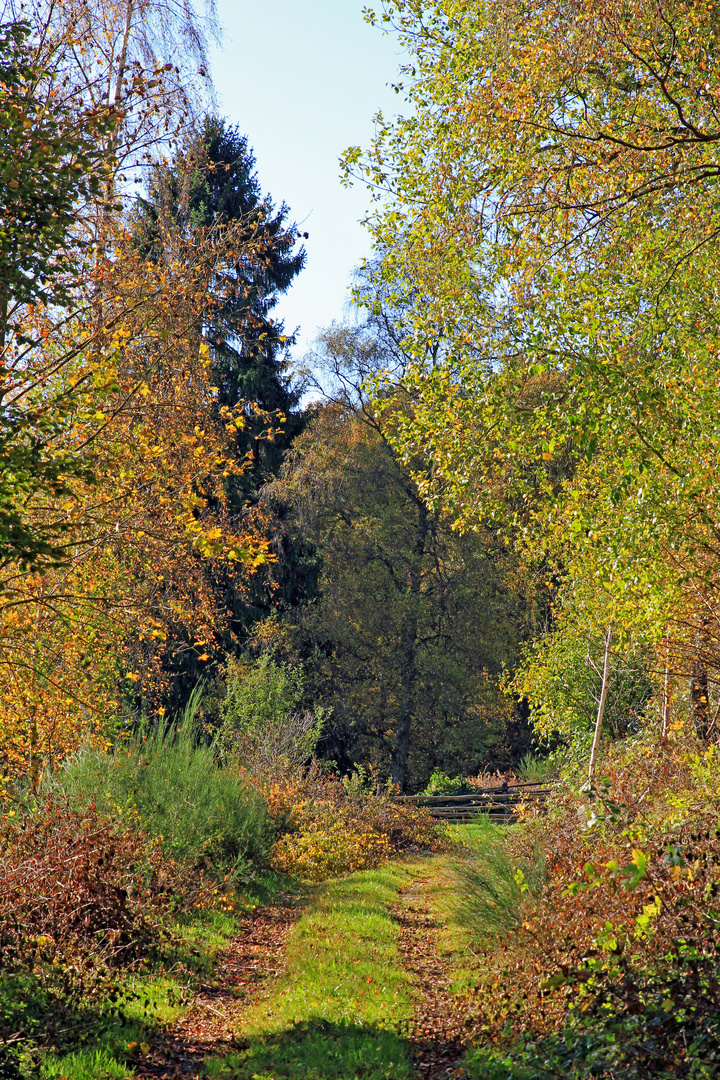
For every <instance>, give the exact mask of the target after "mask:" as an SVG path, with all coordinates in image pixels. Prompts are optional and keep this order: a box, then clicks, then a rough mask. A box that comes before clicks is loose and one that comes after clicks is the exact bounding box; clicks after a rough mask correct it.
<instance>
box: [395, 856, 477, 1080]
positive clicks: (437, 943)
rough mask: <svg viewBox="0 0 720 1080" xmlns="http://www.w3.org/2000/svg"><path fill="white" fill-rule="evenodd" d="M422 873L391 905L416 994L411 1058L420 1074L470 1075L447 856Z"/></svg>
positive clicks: (442, 1078) (467, 1019)
mask: <svg viewBox="0 0 720 1080" xmlns="http://www.w3.org/2000/svg"><path fill="white" fill-rule="evenodd" d="M420 869H421V871H422V874H421V876H417V877H415V878H414V879H413V881H412V882H411V883H410V884H408V885H407V886H406V887H405V888H404V889H402V891H401V894H400V898H399V900H398V902H397V903H396V904H395V905H393V909H392V913H393V917H394V918H395V919H396V921H397V922H398V924H399V926H400V928H401V933H400V939H399V942H398V947H399V950H400V954H401V956H402V962H403V966H404V967H405V970H406V971H407V972H408V974H409V976H410V979H411V983H412V985H413V987H414V988H415V992H416V999H415V1001H414V1009H413V1016H412V1021H411V1023H410V1025H409V1027H408V1034H409V1035H410V1037H411V1038H412V1040H413V1042H414V1043H415V1045H416V1050H415V1054H414V1058H413V1064H414V1066H415V1068H416V1069H417V1070H418V1074H419V1075H420V1076H424V1077H432V1078H433V1080H435V1078H437V1080H445V1078H449V1077H458V1078H459V1077H463V1076H465V1075H466V1073H465V1070H464V1069H463V1067H462V1064H461V1063H462V1060H463V1058H464V1056H465V1049H466V1046H467V1042H468V1036H469V1032H470V1030H471V1028H472V1017H471V1013H470V1009H469V1002H468V1000H467V997H466V996H465V995H462V994H461V993H459V992H458V988H457V982H458V969H459V968H460V969H461V968H462V966H463V958H462V957H459V956H458V943H457V942H456V941H453V940H452V939H451V938H450V939H449V938H448V931H447V925H446V919H445V918H444V914H443V910H442V909H443V907H444V906H445V905H444V904H443V900H444V899H445V901H446V902H447V893H448V890H449V884H448V875H447V860H445V859H434V860H432V861H430V862H429V863H428V864H427V865H426V866H425V867H421V868H420Z"/></svg>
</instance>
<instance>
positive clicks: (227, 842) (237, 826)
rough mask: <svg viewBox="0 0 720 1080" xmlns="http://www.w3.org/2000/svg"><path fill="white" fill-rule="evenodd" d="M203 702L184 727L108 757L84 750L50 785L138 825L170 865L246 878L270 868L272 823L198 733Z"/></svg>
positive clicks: (166, 728) (126, 744)
mask: <svg viewBox="0 0 720 1080" xmlns="http://www.w3.org/2000/svg"><path fill="white" fill-rule="evenodd" d="M198 702H199V698H198V695H197V694H195V695H193V698H192V699H191V701H190V705H189V706H188V708H187V709H186V710H185V713H184V715H183V717H182V720H181V722H180V723H178V724H173V723H170V722H168V723H165V724H162V725H160V726H159V727H157V728H155V729H154V730H152V731H146V732H143V731H138V732H136V733H135V734H133V735H132V736H130V737H128V738H127V739H126V740H124V741H121V742H119V743H118V744H117V745H116V746H115V747H114V749H113V750H112V751H111V752H109V753H103V752H102V751H99V750H94V749H86V750H83V751H81V752H80V753H79V754H78V755H76V756H75V757H74V758H72V759H70V760H68V761H67V762H65V763H64V765H63V766H62V767H61V768H60V769H59V770H58V771H57V772H56V773H55V774H54V775H53V776H52V777H51V778H50V779H49V781H48V786H49V787H50V788H51V789H52V790H54V791H56V792H57V793H59V794H61V795H63V796H65V797H66V798H67V799H68V802H69V803H70V805H85V806H87V805H88V804H91V803H94V804H95V806H96V808H97V809H98V810H100V811H102V812H105V813H107V814H108V815H110V816H113V817H120V818H122V819H125V820H132V819H134V820H135V821H139V824H140V826H141V827H142V829H143V830H144V831H145V832H147V833H149V834H150V835H151V836H157V837H161V838H162V847H163V851H164V853H165V854H166V855H167V856H169V857H170V858H175V859H190V860H192V861H195V862H198V863H199V862H202V863H203V865H205V866H206V867H208V868H210V867H212V869H213V870H214V871H215V872H216V873H217V874H218V875H220V876H227V875H230V876H233V877H242V875H243V873H244V872H245V871H247V870H248V868H249V867H250V865H251V864H258V863H260V862H262V861H264V859H265V857H266V855H267V853H268V850H269V848H270V845H271V843H272V839H273V829H272V823H271V821H270V817H269V814H268V812H267V808H266V805H265V803H264V801H263V799H262V797H261V795H260V794H259V793H258V791H257V790H256V789H255V788H254V787H252V786H251V785H250V784H248V783H247V782H246V781H245V780H244V779H243V778H242V777H241V776H239V775H238V774H237V772H236V771H234V770H232V769H229V768H224V767H221V765H220V764H219V763H218V755H217V753H216V746H215V745H214V744H213V743H209V744H208V743H207V742H206V741H204V740H203V739H202V737H201V736H200V734H199V733H198V730H197V726H196V723H195V714H196V711H197V707H198Z"/></svg>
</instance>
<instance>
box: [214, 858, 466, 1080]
mask: <svg viewBox="0 0 720 1080" xmlns="http://www.w3.org/2000/svg"><path fill="white" fill-rule="evenodd" d="M447 869H448V861H447V860H446V859H444V858H441V857H434V858H424V859H417V860H413V861H409V862H397V863H390V864H388V865H386V866H384V867H381V868H379V869H377V870H373V871H368V872H365V873H361V874H354V875H352V876H351V877H348V878H345V879H342V880H340V881H336V882H331V883H329V884H328V885H326V886H324V887H323V888H322V889H318V890H317V891H316V892H315V893H314V895H313V896H312V897H311V899H310V902H309V904H308V906H307V907H306V909H305V911H304V912H303V913H302V915H301V916H300V918H299V919H298V921H297V922H296V923H295V925H294V926H293V927H292V929H291V930H290V931H289V933H288V934H287V936H286V946H285V953H284V970H283V972H282V974H280V975H279V976H277V977H276V978H274V979H273V980H271V981H270V982H269V983H267V984H266V985H265V986H264V988H263V989H261V990H260V994H259V996H256V997H255V998H254V1000H251V1001H248V1002H247V1003H246V1005H245V1006H244V1007H243V1009H242V1011H240V1012H236V1013H235V1014H234V1018H235V1017H236V1018H237V1021H239V1023H238V1026H237V1028H236V1029H235V1033H234V1038H235V1042H234V1045H233V1044H231V1043H226V1046H225V1048H224V1049H223V1050H222V1051H221V1052H220V1053H216V1054H215V1056H214V1057H211V1058H209V1059H206V1061H205V1070H206V1074H207V1075H208V1076H210V1077H215V1078H217V1080H355V1078H356V1077H361V1078H364V1080H416V1078H418V1077H429V1078H431V1080H436V1078H437V1080H446V1078H450V1077H457V1078H459V1077H461V1076H464V1075H466V1073H465V1070H464V1068H463V1066H462V1059H463V1057H464V1054H465V1046H466V1043H467V1040H468V1033H469V1029H470V1025H471V1016H472V1012H471V1003H472V977H471V969H472V964H471V963H470V960H471V958H470V957H469V955H468V952H467V949H466V945H465V942H464V940H463V938H462V935H461V933H460V932H459V931H458V929H457V927H455V926H454V925H453V923H452V919H451V918H450V913H451V909H452V899H451V895H449V886H448V879H447Z"/></svg>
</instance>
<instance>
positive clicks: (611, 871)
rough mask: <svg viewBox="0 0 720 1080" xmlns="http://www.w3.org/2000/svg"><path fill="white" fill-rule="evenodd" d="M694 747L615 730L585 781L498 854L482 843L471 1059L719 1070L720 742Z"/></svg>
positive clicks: (531, 1067) (562, 789) (515, 832)
mask: <svg viewBox="0 0 720 1080" xmlns="http://www.w3.org/2000/svg"><path fill="white" fill-rule="evenodd" d="M699 749H700V748H698V746H697V745H696V744H693V740H692V739H691V738H688V737H687V736H685V735H679V736H677V737H676V736H675V734H674V732H673V733H671V736H670V738H669V739H668V740H667V741H664V742H663V741H660V740H659V739H653V738H652V737H649V736H646V737H643V738H636V739H633V740H626V741H625V742H622V743H615V744H614V745H611V746H609V747H608V749H607V752H606V756H605V759H604V763H603V767H604V770H605V778H604V780H602V781H600V782H599V783H598V785H597V788H596V790H595V791H594V792H587V791H582V790H580V791H573V790H572V788H571V787H570V786H569V785H567V784H565V785H560V786H559V787H558V789H557V791H556V794H555V796H554V799H553V804H551V805H549V806H546V807H544V808H543V807H536V808H533V809H529V810H528V812H527V816H528V818H529V820H528V821H527V822H526V823H525V824H523V825H521V826H516V827H512V828H511V829H509V830H507V831H506V832H504V833H503V834H502V835H503V836H504V838H505V839H504V844H503V846H502V853H501V857H499V856H498V849H497V848H496V847H495V842H494V841H493V842H492V843H491V844H490V845H489V846H486V847H485V848H484V849H482V851H479V857H478V859H477V862H476V865H475V868H474V875H475V876H474V878H473V877H471V878H470V879H469V880H468V882H467V887H468V894H470V893H471V891H472V888H473V887H474V888H475V892H476V894H477V893H478V889H477V886H478V884H479V885H480V889H479V894H480V896H481V903H480V904H478V903H477V897H476V896H473V895H467V896H466V910H469V911H471V912H474V925H475V928H476V929H477V930H478V932H479V936H480V937H481V939H484V940H481V942H480V950H481V953H482V956H481V965H480V969H479V972H480V975H479V978H480V986H479V988H478V993H477V998H476V1001H477V1017H478V1030H477V1032H476V1036H475V1041H476V1042H477V1043H484V1044H485V1048H484V1049H482V1050H480V1051H478V1055H477V1060H476V1061H475V1064H474V1065H473V1070H472V1071H473V1075H479V1076H484V1075H486V1074H487V1073H488V1065H489V1062H490V1060H491V1059H492V1062H493V1064H495V1063H496V1062H497V1063H498V1067H499V1063H500V1059H502V1061H503V1062H506V1061H510V1059H512V1065H511V1067H512V1069H513V1070H514V1071H511V1072H505V1073H500V1075H517V1076H522V1075H528V1076H531V1075H532V1076H534V1075H537V1074H542V1075H544V1074H545V1072H547V1073H548V1074H549V1073H551V1072H552V1074H553V1075H555V1074H557V1075H562V1074H565V1075H568V1076H575V1077H578V1080H579V1078H581V1077H583V1078H584V1077H587V1078H588V1080H589V1078H590V1077H591V1076H620V1075H622V1076H623V1077H626V1076H627V1077H628V1078H632V1080H645V1078H646V1077H650V1076H665V1075H668V1076H669V1075H678V1076H687V1077H698V1078H699V1077H703V1076H713V1075H716V1074H717V1070H718V1065H719V1064H720V1041H719V1040H720V1019H719V1018H720V987H719V986H718V981H717V960H718V942H717V929H718V926H720V910H719V909H718V895H720V884H719V883H720V835H719V830H718V828H717V822H718V810H719V809H720V787H719V785H718V770H717V759H718V753H717V749H716V748H715V747H711V748H709V749H706V750H702V751H701V752H698V750H699ZM533 838H537V841H539V840H541V841H542V853H543V856H544V858H543V860H542V863H544V879H545V880H544V884H543V885H542V888H540V889H535V888H533V884H532V881H531V877H530V874H529V873H528V863H531V862H532V853H533V851H536V850H537V847H538V843H537V842H536V843H534V842H533ZM480 856H481V857H480ZM481 858H482V861H481ZM523 858H525V859H526V863H523V862H522V861H520V860H522V859H523ZM542 863H540V864H539V865H541V866H542ZM518 866H519V867H520V868H521V869H522V870H523V874H524V877H523V878H522V879H520V883H518V882H517V881H516V884H520V896H518V894H517V891H516V890H514V889H513V886H512V882H513V871H514V870H515V868H516V867H518ZM498 882H500V885H498ZM522 884H528V886H529V887H528V889H527V890H525V891H522V889H521V885H522ZM492 890H494V894H493V892H492ZM494 904H495V905H497V907H493V905H494ZM508 929H509V930H514V931H516V932H514V933H512V934H504V931H505V930H508ZM498 934H504V936H503V939H502V943H501V946H500V947H498V944H497V940H495V941H493V937H495V938H497V936H498ZM520 1034H521V1036H522V1039H521V1042H520V1043H518V1041H517V1039H518V1035H520ZM488 1055H489V1056H488ZM669 1064H670V1065H672V1068H670V1067H669ZM503 1067H504V1065H503ZM525 1068H527V1069H528V1072H527V1073H523V1071H522V1070H523V1069H525Z"/></svg>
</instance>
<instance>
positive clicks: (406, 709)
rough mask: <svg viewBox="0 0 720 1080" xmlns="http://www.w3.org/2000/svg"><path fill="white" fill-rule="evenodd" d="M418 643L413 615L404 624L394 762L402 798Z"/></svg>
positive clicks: (393, 774) (392, 773) (395, 783)
mask: <svg viewBox="0 0 720 1080" xmlns="http://www.w3.org/2000/svg"><path fill="white" fill-rule="evenodd" d="M416 642H417V619H416V618H414V617H413V616H412V615H411V616H410V617H409V618H406V619H405V620H403V628H402V652H401V656H402V659H401V666H400V707H399V710H398V718H397V728H396V732H395V748H394V750H393V755H392V762H391V773H390V774H391V777H392V782H393V784H394V785H395V786H396V787H397V788H398V789H399V791H400V793H401V794H402V793H403V792H404V791H405V783H406V780H407V762H408V753H409V751H410V732H411V729H412V719H413V713H414V711H415V678H416V670H415V648H416Z"/></svg>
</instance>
